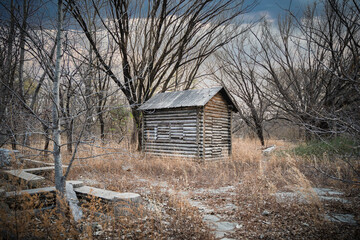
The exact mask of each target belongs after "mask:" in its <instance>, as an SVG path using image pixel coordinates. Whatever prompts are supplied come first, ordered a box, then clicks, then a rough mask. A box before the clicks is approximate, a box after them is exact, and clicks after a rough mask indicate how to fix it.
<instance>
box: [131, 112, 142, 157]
mask: <svg viewBox="0 0 360 240" xmlns="http://www.w3.org/2000/svg"><path fill="white" fill-rule="evenodd" d="M131 112H132V115H133V131H132V134H131V144H132V145H135V146H136V143H137V150H138V151H141V149H142V134H141V128H142V118H141V114H140V112H139V111H137V110H136V109H133V110H132V111H131Z"/></svg>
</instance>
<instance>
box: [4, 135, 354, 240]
mask: <svg viewBox="0 0 360 240" xmlns="http://www.w3.org/2000/svg"><path fill="white" fill-rule="evenodd" d="M267 145H268V146H270V145H276V150H275V151H273V152H272V153H271V154H270V155H266V156H264V155H263V153H262V149H261V147H260V146H259V144H258V143H257V142H256V141H255V140H251V139H235V140H234V142H233V156H232V159H229V160H225V161H221V162H219V161H218V162H209V163H199V162H195V161H189V160H186V159H180V158H176V159H175V158H160V157H155V156H144V155H143V154H139V153H137V152H135V151H132V150H129V148H128V144H125V143H122V144H114V143H108V144H104V145H98V144H96V143H93V144H88V145H82V146H81V147H80V149H79V153H78V155H77V158H76V160H75V162H74V165H73V168H72V169H71V172H70V176H69V180H70V179H71V180H83V181H84V182H85V184H86V185H90V186H94V187H99V188H105V189H107V190H113V191H118V192H135V193H139V194H140V195H141V196H142V198H143V204H142V206H141V207H140V208H139V209H136V210H134V212H133V214H131V215H130V216H123V217H116V216H113V211H112V210H111V207H110V206H108V205H107V204H106V203H102V202H100V201H99V200H97V199H92V200H91V201H90V202H89V201H84V200H82V201H81V202H82V204H83V209H84V213H85V217H84V218H83V219H82V220H81V221H80V222H77V223H76V222H74V220H73V219H72V218H71V216H70V215H69V213H67V214H65V215H59V214H58V213H56V212H55V209H50V210H45V211H43V212H42V213H41V214H36V213H34V211H32V210H26V211H24V210H12V211H9V210H5V209H4V208H6V207H7V206H5V205H4V204H3V203H2V206H1V207H2V209H1V210H2V211H1V230H0V231H2V233H3V234H0V235H2V237H3V239H7V238H10V237H11V234H12V237H14V238H15V239H16V238H18V239H30V236H35V237H36V239H215V238H216V237H217V235H216V231H215V229H214V228H213V227H212V225H209V224H207V223H206V222H205V221H204V220H203V216H204V214H207V215H213V216H219V217H220V218H221V221H226V222H231V223H236V227H235V228H234V229H233V230H232V231H229V232H227V233H226V234H225V236H223V237H227V238H230V239H359V236H360V226H359V223H360V207H359V206H360V188H359V185H354V184H348V183H343V182H340V181H336V180H332V179H330V178H328V177H325V176H323V175H321V174H320V173H319V172H318V171H317V170H315V168H313V162H314V161H313V159H311V158H305V157H298V156H296V155H295V154H293V152H292V148H293V147H294V146H295V145H294V144H293V143H288V142H284V141H278V140H269V141H268V142H267ZM39 146H40V145H39ZM25 154H28V155H31V154H32V155H34V156H32V158H33V159H37V160H43V161H51V157H49V156H48V157H46V158H45V157H44V156H41V155H38V156H35V155H36V153H35V152H33V151H28V150H27V151H26V152H25ZM70 157H71V155H70V154H67V153H64V154H63V163H64V164H67V163H68V161H69V159H70ZM356 162H357V163H358V162H359V161H356ZM317 166H321V167H322V169H326V171H327V172H331V173H335V174H336V176H337V177H346V178H350V179H356V176H355V175H352V174H353V173H352V172H351V171H350V170H349V169H348V168H349V166H348V165H346V164H344V163H343V161H340V160H339V159H330V158H327V157H326V156H325V157H324V158H323V160H322V161H321V162H317ZM355 167H357V168H358V169H359V168H360V167H359V166H358V165H356V166H355ZM46 178H47V179H48V181H47V182H45V183H44V186H51V185H53V181H52V179H53V174H49V175H47V176H46ZM1 185H2V186H1V187H2V188H4V189H5V190H9V189H10V188H12V189H20V188H24V185H21V184H20V185H19V184H15V183H12V184H11V182H10V180H5V179H4V176H2V177H1ZM313 187H326V188H331V189H334V190H340V191H341V192H343V193H344V194H343V195H342V198H343V199H345V200H346V201H347V202H346V203H342V202H338V201H322V200H321V199H319V197H318V196H317V195H316V194H314V191H313ZM219 189H226V191H225V190H224V191H220V190H219ZM284 191H299V192H302V193H303V195H304V196H306V201H305V202H299V201H290V200H289V201H285V202H279V201H277V199H276V196H275V193H277V192H284ZM36 202H37V203H38V199H36V198H29V199H27V200H26V201H25V203H26V204H25V205H27V206H23V208H27V209H31V205H32V204H34V203H36ZM194 202H196V203H201V204H203V205H204V206H206V208H207V210H208V211H204V210H201V208H199V207H196V206H194V204H192V203H194ZM229 206H230V207H229ZM329 213H340V214H352V215H353V216H354V219H355V221H356V222H357V223H356V224H348V223H340V222H331V221H329V220H327V219H326V218H325V217H324V216H325V215H326V214H329ZM10 233H11V234H10Z"/></svg>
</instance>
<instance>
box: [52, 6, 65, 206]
mask: <svg viewBox="0 0 360 240" xmlns="http://www.w3.org/2000/svg"><path fill="white" fill-rule="evenodd" d="M62 8H63V2H62V0H58V9H57V27H56V31H57V34H56V64H55V72H54V76H55V77H54V82H53V92H52V95H53V96H52V98H53V108H52V116H53V117H52V122H53V128H52V130H53V142H54V150H53V156H54V163H55V187H56V190H57V191H58V193H59V194H60V196H59V197H60V198H62V197H63V196H62V195H63V194H64V193H65V179H64V176H63V168H62V159H61V150H60V148H61V129H60V124H61V122H60V113H61V110H60V70H61V69H60V63H61V58H62V43H61V41H62V31H63V29H62V22H63V9H62ZM57 199H58V200H57V204H60V202H61V199H59V198H58V197H57Z"/></svg>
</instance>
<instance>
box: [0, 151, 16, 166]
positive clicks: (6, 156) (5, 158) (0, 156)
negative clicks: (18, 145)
mask: <svg viewBox="0 0 360 240" xmlns="http://www.w3.org/2000/svg"><path fill="white" fill-rule="evenodd" d="M12 154H13V155H15V157H16V155H17V154H19V151H17V150H9V149H5V148H0V167H4V166H8V165H10V162H11V158H12V156H11V155H12Z"/></svg>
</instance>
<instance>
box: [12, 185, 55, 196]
mask: <svg viewBox="0 0 360 240" xmlns="http://www.w3.org/2000/svg"><path fill="white" fill-rule="evenodd" d="M47 193H56V189H55V187H45V188H34V189H27V190H21V191H13V192H7V193H6V194H5V197H7V198H8V197H15V196H21V195H27V194H29V195H30V196H33V195H36V194H47Z"/></svg>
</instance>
